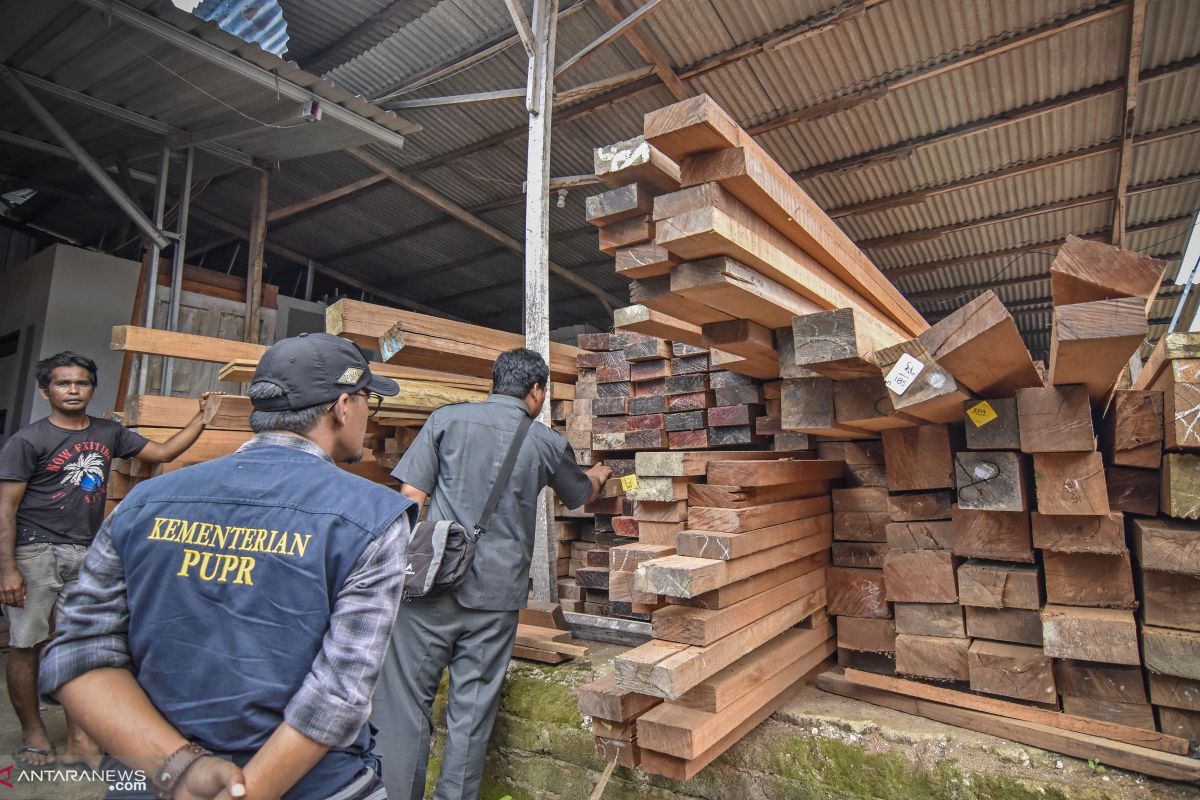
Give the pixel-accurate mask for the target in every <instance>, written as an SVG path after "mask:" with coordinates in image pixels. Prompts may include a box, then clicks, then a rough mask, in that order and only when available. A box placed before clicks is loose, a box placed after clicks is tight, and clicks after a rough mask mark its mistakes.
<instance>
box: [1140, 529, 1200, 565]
mask: <svg viewBox="0 0 1200 800" xmlns="http://www.w3.org/2000/svg"><path fill="white" fill-rule="evenodd" d="M1132 527H1133V534H1134V543H1135V544H1134V546H1135V548H1136V552H1137V558H1138V563H1139V565H1140V566H1141V568H1142V569H1144V570H1153V571H1155V572H1173V573H1178V574H1182V575H1198V576H1200V524H1197V523H1194V522H1180V521H1178V520H1173V519H1168V518H1160V519H1134V520H1133V526H1132Z"/></svg>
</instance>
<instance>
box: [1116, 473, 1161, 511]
mask: <svg viewBox="0 0 1200 800" xmlns="http://www.w3.org/2000/svg"><path fill="white" fill-rule="evenodd" d="M1104 483H1105V486H1106V488H1107V491H1108V505H1109V508H1110V509H1111V510H1112V511H1114V512H1116V511H1121V512H1124V513H1126V514H1141V515H1143V516H1147V517H1152V516H1154V515H1155V514H1157V513H1158V506H1159V495H1160V493H1161V483H1162V475H1161V473H1160V472H1159V471H1158V470H1156V469H1139V468H1137V467H1105V469H1104Z"/></svg>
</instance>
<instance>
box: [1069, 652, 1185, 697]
mask: <svg viewBox="0 0 1200 800" xmlns="http://www.w3.org/2000/svg"><path fill="white" fill-rule="evenodd" d="M1156 677H1159V676H1155V675H1150V676H1149V678H1150V686H1151V692H1153V687H1154V679H1155V678H1156ZM1172 680H1173V679H1172ZM1054 682H1055V683H1056V684H1057V685H1058V691H1059V692H1060V693H1062V694H1069V695H1073V696H1075V697H1094V698H1096V699H1097V700H1115V701H1117V702H1120V703H1145V702H1147V700H1146V697H1147V695H1146V686H1145V683H1144V681H1143V678H1142V670H1141V667H1140V666H1128V665H1120V664H1098V663H1094V662H1091V661H1072V660H1070V659H1064V658H1060V659H1058V660H1056V661H1055V662H1054ZM1151 696H1152V695H1151ZM1156 702H1157V701H1156Z"/></svg>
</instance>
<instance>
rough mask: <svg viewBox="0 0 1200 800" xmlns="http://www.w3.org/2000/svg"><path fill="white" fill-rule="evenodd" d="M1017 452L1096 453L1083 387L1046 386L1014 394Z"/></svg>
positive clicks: (1090, 413) (1090, 410)
mask: <svg viewBox="0 0 1200 800" xmlns="http://www.w3.org/2000/svg"><path fill="white" fill-rule="evenodd" d="M1017 415H1018V417H1019V419H1020V428H1021V450H1022V451H1023V452H1026V453H1066V452H1087V451H1090V450H1095V449H1096V435H1095V432H1094V431H1093V430H1092V406H1091V403H1090V402H1089V400H1088V395H1087V388H1086V387H1084V386H1047V387H1045V388H1044V389H1021V390H1019V391H1018V392H1017Z"/></svg>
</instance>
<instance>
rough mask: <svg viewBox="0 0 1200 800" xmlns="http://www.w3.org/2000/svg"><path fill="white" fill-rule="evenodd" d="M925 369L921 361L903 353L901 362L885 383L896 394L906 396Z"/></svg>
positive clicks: (895, 366) (889, 374) (884, 380)
mask: <svg viewBox="0 0 1200 800" xmlns="http://www.w3.org/2000/svg"><path fill="white" fill-rule="evenodd" d="M923 369H925V365H924V364H922V363H921V362H920V361H918V360H917V359H915V358H913V357H912V356H910V355H909V354H908V353H901V354H900V360H899V361H897V362H896V363H895V365H894V366H893V367H892V369H891V371H890V372H888V374H887V377H886V378H884V379H883V383H884V385H885V386H887V387H888V388H889V389H891V390H892V391H893V392H895V393H896V394H904V393H905V392H906V391H908V387H910V386H912V383H913V381H915V380H916V379H917V376H918V375H920V374H921V370H923Z"/></svg>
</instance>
